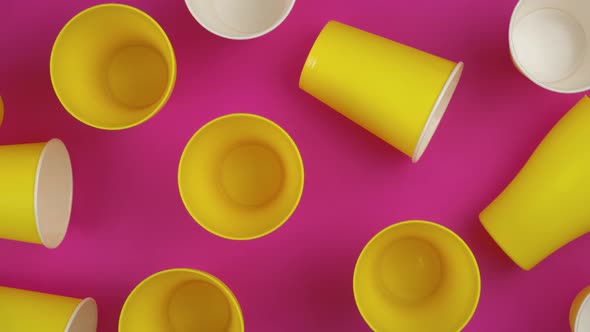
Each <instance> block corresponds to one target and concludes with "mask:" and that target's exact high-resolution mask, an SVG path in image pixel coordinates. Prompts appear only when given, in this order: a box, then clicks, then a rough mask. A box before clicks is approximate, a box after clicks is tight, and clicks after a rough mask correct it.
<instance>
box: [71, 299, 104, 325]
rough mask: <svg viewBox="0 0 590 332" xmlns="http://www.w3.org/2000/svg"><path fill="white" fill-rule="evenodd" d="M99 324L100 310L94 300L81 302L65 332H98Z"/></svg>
mask: <svg viewBox="0 0 590 332" xmlns="http://www.w3.org/2000/svg"><path fill="white" fill-rule="evenodd" d="M97 324H98V309H97V306H96V302H95V301H94V299H92V298H86V299H84V300H82V301H80V304H78V306H77V307H76V309H75V310H74V312H73V313H72V316H70V320H69V321H68V325H66V328H65V331H64V332H96V327H97Z"/></svg>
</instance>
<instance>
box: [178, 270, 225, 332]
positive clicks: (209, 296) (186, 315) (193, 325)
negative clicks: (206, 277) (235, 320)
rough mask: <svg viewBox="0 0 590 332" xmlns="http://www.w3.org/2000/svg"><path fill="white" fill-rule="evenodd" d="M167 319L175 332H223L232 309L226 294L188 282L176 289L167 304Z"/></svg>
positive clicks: (207, 284)
mask: <svg viewBox="0 0 590 332" xmlns="http://www.w3.org/2000/svg"><path fill="white" fill-rule="evenodd" d="M168 319H169V321H170V327H171V331H175V332H192V331H208V332H225V331H227V330H228V328H229V326H230V322H231V308H230V305H229V302H228V299H227V297H226V296H225V294H224V293H223V292H222V291H221V290H220V289H219V288H217V287H215V286H214V285H212V284H210V283H207V282H203V281H190V282H187V283H184V284H182V285H180V286H178V288H176V289H175V290H174V292H173V294H172V295H171V297H170V302H169V303H168Z"/></svg>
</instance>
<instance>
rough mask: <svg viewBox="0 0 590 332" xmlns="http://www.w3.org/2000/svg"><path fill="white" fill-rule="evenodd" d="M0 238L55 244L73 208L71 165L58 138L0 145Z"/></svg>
mask: <svg viewBox="0 0 590 332" xmlns="http://www.w3.org/2000/svg"><path fill="white" fill-rule="evenodd" d="M0 184H1V185H0V238H4V239H11V240H17V241H24V242H31V243H38V244H43V245H45V246H46V247H48V248H55V247H57V246H58V245H59V244H60V243H61V242H62V240H63V239H64V237H65V235H66V231H67V229H68V224H69V222H70V212H71V209H72V191H73V179H72V166H71V163H70V156H69V154H68V151H67V149H66V147H65V145H64V144H63V142H62V141H60V140H59V139H52V140H50V141H49V142H47V143H33V144H18V145H4V146H0Z"/></svg>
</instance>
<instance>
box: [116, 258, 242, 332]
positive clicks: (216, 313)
mask: <svg viewBox="0 0 590 332" xmlns="http://www.w3.org/2000/svg"><path fill="white" fill-rule="evenodd" d="M119 331H121V332H136V331H137V332H160V331H176V332H190V331H208V332H243V331H244V321H243V317H242V312H241V309H240V306H239V304H238V302H237V299H236V298H235V296H234V295H233V293H232V292H231V290H230V289H229V288H228V287H227V286H226V285H225V284H224V283H223V282H221V281H220V280H219V279H217V278H215V277H213V276H212V275H210V274H207V273H205V272H202V271H196V270H189V269H173V270H166V271H162V272H159V273H156V274H154V275H152V276H150V277H148V278H147V279H145V280H144V281H142V282H141V283H140V284H139V285H138V286H137V287H135V289H134V290H133V291H132V292H131V294H130V295H129V297H128V298H127V301H126V302H125V304H124V306H123V310H122V311H121V317H120V320H119Z"/></svg>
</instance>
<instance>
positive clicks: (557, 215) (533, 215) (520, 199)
mask: <svg viewBox="0 0 590 332" xmlns="http://www.w3.org/2000/svg"><path fill="white" fill-rule="evenodd" d="M589 147H590V99H588V97H584V98H583V99H582V100H581V101H580V102H579V103H578V104H577V105H576V106H575V107H574V108H572V109H571V110H570V111H569V112H568V113H567V114H566V115H565V116H564V117H563V118H562V119H561V120H560V121H559V122H558V123H557V125H555V127H553V129H552V130H551V132H550V133H549V134H548V135H547V137H545V139H544V140H543V141H542V142H541V144H540V145H539V146H538V147H537V149H536V150H535V152H534V153H533V155H532V156H531V157H530V159H529V160H528V161H527V163H526V165H524V167H523V168H522V170H521V171H520V173H518V175H517V176H516V177H515V178H514V180H512V182H511V183H510V185H508V187H506V189H504V191H503V192H502V193H501V194H500V195H499V196H498V197H497V198H496V199H495V200H494V201H493V202H492V203H491V204H490V205H489V206H488V207H486V208H485V210H483V212H481V214H480V216H479V218H480V220H481V223H482V224H483V226H484V227H485V228H486V230H487V231H488V233H489V234H490V235H491V236H492V238H494V240H495V241H496V243H498V245H499V246H500V247H501V248H502V249H503V250H504V252H505V253H506V254H507V255H508V256H510V258H512V260H513V261H514V262H515V263H516V264H518V265H519V266H520V267H521V268H523V269H524V270H530V269H531V268H533V267H534V266H535V265H537V264H538V263H539V262H541V261H542V260H543V259H545V258H546V257H547V256H549V255H550V254H552V253H553V252H555V251H556V250H557V249H559V248H560V247H562V246H563V245H565V244H567V243H568V242H570V241H572V240H574V239H576V238H578V237H579V236H581V235H583V234H585V233H587V232H588V231H590V204H589V201H588V199H589V197H590V150H589Z"/></svg>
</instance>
